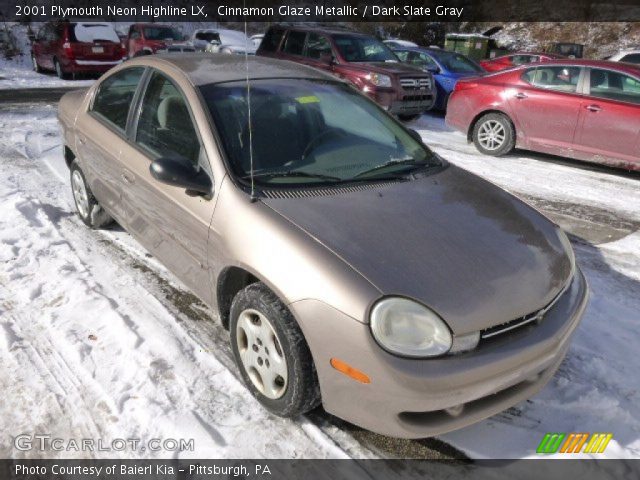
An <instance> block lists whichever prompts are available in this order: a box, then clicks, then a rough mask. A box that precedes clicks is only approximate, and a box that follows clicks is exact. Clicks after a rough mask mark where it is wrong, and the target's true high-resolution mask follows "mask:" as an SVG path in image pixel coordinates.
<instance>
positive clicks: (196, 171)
mask: <svg viewBox="0 0 640 480" xmlns="http://www.w3.org/2000/svg"><path fill="white" fill-rule="evenodd" d="M245 61H248V64H246V63H245ZM247 70H248V71H249V75H248V78H247ZM59 119H60V123H61V126H62V131H63V133H64V142H65V147H64V153H65V159H66V161H67V164H68V165H69V169H70V178H71V187H72V189H73V195H74V198H75V202H76V206H77V211H78V215H79V217H80V219H81V220H82V221H83V222H84V223H86V224H87V225H88V226H89V227H92V228H99V227H101V226H103V225H105V224H107V223H108V222H110V221H112V219H115V220H116V221H117V222H118V223H119V224H120V225H122V227H123V228H125V229H126V230H127V231H128V232H130V233H131V235H132V236H134V237H135V238H136V239H138V240H139V241H140V243H141V244H142V245H144V247H145V248H146V249H148V250H149V251H150V252H151V253H152V254H153V255H155V256H156V257H157V258H158V259H159V260H160V261H162V262H163V263H164V264H165V265H166V266H167V267H168V268H169V269H170V270H171V271H172V272H173V273H174V274H175V275H176V276H177V277H178V278H179V279H180V280H181V281H182V282H184V284H185V285H187V286H188V287H189V288H190V289H192V290H193V291H194V292H195V293H196V294H197V295H198V296H199V297H200V298H201V299H202V300H203V301H204V302H206V303H207V304H208V305H210V306H211V307H212V308H213V309H215V310H216V311H217V312H218V314H219V318H220V321H221V322H222V323H223V324H224V325H225V326H227V327H228V328H229V330H230V341H231V346H232V349H233V353H234V355H235V359H236V363H237V365H238V369H239V371H240V373H241V375H242V378H243V379H244V382H245V383H246V385H247V388H248V389H249V390H250V391H251V392H252V393H253V395H254V396H255V397H256V398H257V399H258V400H259V401H260V402H261V403H262V405H264V407H265V408H267V409H269V410H270V411H271V412H273V413H275V414H277V415H281V416H285V417H293V416H296V415H299V414H302V413H304V412H307V411H309V410H311V409H313V408H315V407H317V406H318V405H320V404H322V405H323V406H324V408H325V410H326V411H328V412H330V413H332V414H334V415H336V416H338V417H341V418H343V419H345V420H348V421H350V422H352V423H355V424H357V425H360V426H362V427H365V428H367V429H370V430H373V431H376V432H379V433H383V434H387V435H393V436H398V437H426V436H431V435H436V434H440V433H443V432H446V431H449V430H453V429H457V428H461V427H464V426H466V425H469V424H471V423H474V422H477V421H479V420H481V419H483V418H486V417H488V416H490V415H493V414H495V413H497V412H500V411H502V410H504V409H506V408H508V407H510V406H512V405H514V404H516V403H518V402H520V401H523V400H524V399H526V398H528V397H530V396H532V395H533V394H535V393H536V392H537V391H538V390H540V389H541V388H542V386H543V385H544V384H545V383H546V382H547V381H548V380H549V379H550V378H551V377H552V376H553V375H554V373H555V371H556V370H557V368H558V366H559V365H560V363H561V361H562V359H563V357H564V356H565V353H566V352H567V349H568V346H569V341H570V337H571V335H572V333H573V332H574V330H575V328H576V327H577V325H578V323H579V321H580V318H581V317H582V314H583V311H584V309H585V305H586V303H587V296H588V294H587V292H588V290H587V285H586V282H585V278H584V276H583V275H582V273H581V272H580V269H579V268H578V267H577V266H576V263H575V258H574V254H573V251H572V249H571V246H570V244H569V241H568V239H567V237H566V235H565V234H564V233H563V232H562V231H561V230H560V228H558V226H557V225H555V224H553V223H552V222H550V221H549V220H548V219H546V218H545V217H544V216H542V215H541V214H540V213H538V212H537V211H536V210H534V209H533V208H531V207H530V206H528V205H527V204H525V203H523V202H522V201H520V200H518V199H517V198H515V197H513V196H512V195H510V194H508V193H507V192H505V191H504V190H502V189H500V188H498V187H496V186H495V185H492V184H490V183H488V182H486V181H485V180H483V179H481V178H479V177H477V176H475V175H473V174H471V173H468V172H466V171H465V170H462V169H460V168H458V167H456V166H454V165H452V164H450V163H448V162H447V161H446V160H444V159H442V158H440V157H439V156H438V155H436V154H435V153H433V152H432V151H431V150H430V149H429V148H428V147H427V146H425V145H424V144H423V143H422V142H421V140H420V137H419V135H417V134H416V132H413V131H411V130H408V129H407V128H405V127H404V126H403V125H402V124H400V123H399V122H397V121H396V120H395V119H394V118H393V117H391V116H390V115H388V114H387V113H386V112H384V111H383V110H382V109H381V108H380V107H378V106H377V105H376V104H375V103H374V102H372V101H371V100H369V99H368V98H366V97H365V96H363V95H362V94H360V93H358V92H357V91H356V90H355V89H353V88H352V87H350V86H349V85H347V84H345V83H343V82H341V81H340V80H337V79H335V78H334V77H332V76H329V75H327V74H324V73H322V72H320V71H318V70H315V69H312V68H309V67H306V66H303V65H298V64H293V63H289V62H283V61H279V60H273V59H269V58H263V57H250V58H248V59H246V60H245V58H243V57H240V56H235V55H206V54H189V53H185V54H183V55H158V56H152V57H140V58H135V59H133V60H131V61H129V62H127V63H126V64H123V65H121V66H119V67H117V68H115V69H113V70H111V71H110V72H109V73H108V74H107V75H105V76H104V77H102V78H101V79H100V80H99V81H98V82H97V83H96V84H95V85H94V86H92V87H91V88H90V89H88V90H86V91H78V92H73V93H68V94H66V95H65V96H64V97H63V98H62V101H61V102H60V107H59Z"/></svg>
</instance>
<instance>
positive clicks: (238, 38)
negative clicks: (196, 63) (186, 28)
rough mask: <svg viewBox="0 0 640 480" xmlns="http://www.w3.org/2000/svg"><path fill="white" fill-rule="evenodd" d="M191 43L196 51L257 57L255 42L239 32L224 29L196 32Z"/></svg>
mask: <svg viewBox="0 0 640 480" xmlns="http://www.w3.org/2000/svg"><path fill="white" fill-rule="evenodd" d="M191 43H193V46H194V47H196V50H199V51H205V52H209V53H235V54H244V53H247V54H249V55H255V53H256V47H255V46H254V44H253V42H252V41H251V40H250V39H249V38H248V37H247V36H246V35H245V34H244V32H240V31H238V30H228V29H224V28H217V29H208V30H196V31H195V32H194V33H193V35H192V36H191Z"/></svg>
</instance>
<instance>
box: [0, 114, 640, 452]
mask: <svg viewBox="0 0 640 480" xmlns="http://www.w3.org/2000/svg"><path fill="white" fill-rule="evenodd" d="M411 126H412V127H414V128H416V129H418V130H419V131H420V133H421V134H422V136H423V137H424V138H425V140H426V142H427V143H428V144H430V145H432V146H433V147H434V149H435V150H436V151H437V152H438V153H440V154H441V155H443V156H444V157H446V158H447V159H449V160H450V161H452V162H454V163H456V164H458V165H460V166H462V167H463V168H467V169H469V170H471V171H474V172H476V173H478V174H480V175H482V176H484V177H486V178H488V179H490V180H492V181H493V182H495V183H497V184H499V185H501V186H503V187H505V188H507V189H509V190H511V191H512V192H514V193H516V194H520V195H524V196H526V197H527V198H529V197H531V198H534V199H538V200H539V199H544V200H545V202H547V203H548V204H549V205H551V206H553V205H556V206H557V205H573V206H574V207H575V206H576V205H581V206H584V208H587V209H590V208H596V207H597V208H598V209H600V211H602V212H608V213H609V214H610V216H609V217H607V216H606V215H604V214H603V215H604V217H605V220H603V221H602V222H604V223H606V221H608V220H609V219H611V218H613V219H618V220H619V222H621V224H623V228H621V229H618V230H616V236H615V240H614V241H608V242H604V243H601V244H599V245H593V244H592V243H589V242H588V241H587V240H586V239H580V238H578V237H579V236H578V237H575V240H576V242H575V247H576V252H577V257H578V262H579V264H580V266H581V268H582V269H583V271H584V272H585V274H586V276H587V278H588V281H589V283H590V286H591V289H592V299H591V303H590V306H589V308H588V310H587V313H586V315H585V318H584V321H583V323H582V324H581V326H580V327H579V328H578V330H577V333H576V335H575V337H574V341H573V343H572V346H571V349H570V351H569V354H568V356H567V359H566V361H565V362H564V363H563V364H562V366H561V368H560V370H559V372H558V374H557V375H556V376H555V377H554V378H553V380H552V381H551V382H550V383H549V385H548V386H547V387H545V388H544V389H543V390H542V392H541V393H540V394H539V395H537V396H535V397H534V398H532V399H531V400H528V401H526V402H522V403H521V404H519V405H517V406H516V407H514V408H512V409H510V410H509V411H507V412H504V413H502V414H500V415H497V416H495V417H493V418H491V419H488V420H486V421H484V422H481V423H479V424H477V425H475V426H471V427H469V428H466V429H464V430H461V431H458V432H454V433H451V434H447V435H444V436H442V437H441V440H443V441H444V442H447V443H450V444H452V445H454V446H455V447H457V448H459V449H461V450H463V451H464V452H466V453H467V454H468V455H470V456H472V457H477V458H521V457H534V456H535V449H536V447H537V445H538V443H539V442H540V440H541V438H542V436H543V435H544V433H546V432H552V431H553V432H571V431H579V432H612V433H613V437H614V438H613V440H612V442H611V444H610V446H609V447H608V449H607V451H606V454H605V456H607V457H628V458H632V457H635V458H638V457H639V456H640V376H639V375H638V373H637V372H638V370H639V369H640V357H639V356H638V355H637V350H638V347H637V344H638V339H639V336H640V335H639V334H638V331H639V329H638V321H639V319H640V314H638V312H639V311H640V233H639V232H638V231H637V230H638V228H637V227H635V230H636V231H635V232H632V230H633V228H634V226H635V225H638V224H640V223H634V222H640V202H639V201H638V200H640V199H639V198H638V196H639V195H640V193H639V190H640V188H638V187H639V186H640V183H639V182H640V178H636V177H633V176H624V175H618V174H615V173H611V172H607V171H602V170H597V169H596V170H591V169H584V168H579V167H577V166H576V165H573V164H567V163H566V162H564V163H563V162H560V161H556V160H555V159H550V157H543V156H538V155H535V154H529V153H523V152H518V154H516V155H512V156H510V157H508V158H504V159H493V158H489V157H483V156H480V155H478V154H477V153H476V152H475V150H474V149H473V147H472V146H468V145H467V144H466V142H465V139H464V137H463V136H462V135H460V134H457V133H454V132H451V131H449V130H448V129H447V127H446V126H445V125H444V122H443V121H442V118H439V117H437V116H424V117H422V118H421V119H419V120H418V121H416V122H414V124H413V125H411ZM0 132H2V134H1V136H0V212H2V214H1V215H0V327H1V328H0V390H1V391H2V392H3V395H2V398H3V401H2V402H1V403H0V431H2V432H11V433H12V434H16V433H19V432H25V433H33V432H39V431H44V432H48V433H51V434H53V435H55V436H59V437H68V438H81V437H84V436H89V437H94V438H104V439H106V440H107V441H109V439H113V438H121V437H124V438H130V437H133V438H141V439H143V440H145V439H149V438H157V437H159V438H169V437H171V438H186V439H190V438H194V439H195V446H196V452H191V453H189V452H186V453H182V454H179V456H183V457H184V456H193V457H200V458H203V457H213V458H221V457H225V458H233V457H258V458H259V457H271V458H273V457H283V458H289V457H295V458H302V457H304V458H327V457H331V458H340V457H344V456H351V457H356V458H364V457H371V456H374V454H373V453H372V452H371V451H369V450H368V449H367V448H365V447H362V446H361V445H359V444H358V442H356V441H355V440H354V439H353V438H351V437H350V435H349V434H348V433H346V432H344V431H340V430H339V429H337V428H336V427H335V426H332V425H331V424H330V423H329V424H328V425H321V426H318V424H317V423H315V422H312V421H310V420H309V419H306V418H302V419H297V420H284V419H279V418H276V417H273V416H272V415H269V414H268V413H266V412H265V411H264V410H263V409H262V408H260V406H259V405H258V404H257V402H256V401H255V400H254V399H253V398H252V397H251V396H250V395H249V393H248V392H247V391H246V390H245V389H244V387H243V386H242V385H241V383H240V381H239V380H238V378H237V377H236V371H235V368H234V367H233V365H232V360H231V354H230V352H229V349H228V347H227V342H228V335H227V334H226V332H224V331H223V329H222V328H221V327H220V326H219V325H218V324H217V323H216V322H212V321H210V318H209V314H210V312H208V311H207V309H206V307H204V306H203V305H201V304H200V303H199V302H197V301H196V300H195V299H194V298H193V297H192V296H190V294H189V293H188V292H185V291H184V290H183V289H182V287H181V285H180V284H179V283H178V282H177V281H176V280H175V279H174V278H173V277H172V275H171V274H170V273H168V272H167V271H166V270H165V269H164V268H163V267H162V266H161V265H159V264H158V262H156V261H155V259H153V258H150V257H149V256H148V254H146V252H145V251H144V250H143V249H142V248H141V247H140V246H139V245H138V244H137V243H136V242H135V241H134V240H133V239H131V237H130V236H129V235H128V234H126V233H125V232H123V231H122V230H120V229H118V228H117V227H114V228H113V229H110V230H106V231H91V230H88V229H87V228H86V227H85V226H84V225H83V224H82V223H81V222H80V220H79V219H78V218H77V217H76V216H75V215H74V213H73V211H74V209H73V206H72V200H71V198H70V194H69V188H68V179H67V176H68V173H67V172H66V167H65V166H64V163H63V160H62V156H61V152H60V139H59V136H58V132H57V125H56V120H55V110H54V108H53V107H42V106H32V107H29V106H22V107H19V108H14V109H13V110H10V111H5V112H4V113H0ZM550 179H552V180H551V181H550ZM574 210H575V212H577V214H580V213H581V212H582V211H581V210H580V209H578V208H574ZM620 219H622V220H620ZM587 220H588V219H587ZM602 222H601V223H602ZM621 231H624V232H626V233H624V234H620V232H621ZM630 232H631V233H630ZM168 453H169V452H166V453H165V452H163V453H161V454H158V456H166V455H167V454H168ZM51 454H52V452H47V454H46V455H51ZM136 454H140V452H137V453H129V454H128V455H130V456H132V457H133V456H136ZM20 455H25V454H23V453H21V452H17V451H16V450H14V449H13V448H12V445H11V441H10V439H8V438H7V437H4V436H2V437H0V456H3V457H8V456H20ZM29 455H31V456H37V455H38V452H32V453H30V454H29ZM40 455H41V454H40ZM58 455H62V454H58ZM65 455H67V456H69V455H70V454H69V453H66V454H65ZM142 455H146V456H152V454H151V453H149V452H146V453H142ZM104 456H109V453H107V454H106V455H104Z"/></svg>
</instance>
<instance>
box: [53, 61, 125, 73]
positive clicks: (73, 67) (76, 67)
mask: <svg viewBox="0 0 640 480" xmlns="http://www.w3.org/2000/svg"><path fill="white" fill-rule="evenodd" d="M122 62H123V60H82V59H73V60H68V61H67V62H66V63H63V66H64V69H65V71H67V72H71V73H104V72H106V71H107V70H109V69H110V68H113V67H115V66H116V65H120V64H121V63H122Z"/></svg>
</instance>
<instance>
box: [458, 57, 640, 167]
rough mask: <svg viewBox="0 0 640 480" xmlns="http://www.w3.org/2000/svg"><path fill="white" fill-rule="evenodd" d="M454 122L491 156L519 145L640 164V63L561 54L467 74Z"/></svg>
mask: <svg viewBox="0 0 640 480" xmlns="http://www.w3.org/2000/svg"><path fill="white" fill-rule="evenodd" d="M446 121H447V123H448V124H449V125H451V126H452V127H454V128H457V129H458V130H461V131H462V132H464V133H465V134H466V135H467V136H468V138H469V140H470V141H473V142H474V143H475V145H476V147H477V148H478V150H479V151H480V152H482V153H484V154H487V155H505V154H507V153H509V152H510V151H511V150H513V148H514V147H519V148H524V149H527V150H535V151H538V152H544V153H550V154H553V155H560V156H564V157H570V158H574V159H577V160H584V161H588V162H594V163H602V164H606V165H611V166H613V167H617V168H624V169H629V170H640V67H638V66H634V65H630V64H624V63H616V62H606V61H595V60H593V61H587V60H561V61H560V60H556V61H549V62H546V63H538V64H532V65H526V66H522V67H520V68H517V69H513V70H509V71H506V72H500V73H497V74H493V75H487V76H485V77H482V78H474V79H469V80H459V81H458V83H457V85H456V88H455V90H454V92H453V94H452V95H451V98H450V99H449V107H448V109H447V116H446Z"/></svg>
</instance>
